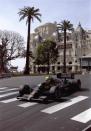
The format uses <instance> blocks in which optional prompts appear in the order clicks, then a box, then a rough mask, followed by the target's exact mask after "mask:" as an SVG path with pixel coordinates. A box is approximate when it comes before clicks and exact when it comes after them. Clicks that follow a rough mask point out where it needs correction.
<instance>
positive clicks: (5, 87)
mask: <svg viewBox="0 0 91 131" xmlns="http://www.w3.org/2000/svg"><path fill="white" fill-rule="evenodd" d="M7 88H8V87H1V88H0V90H3V89H7Z"/></svg>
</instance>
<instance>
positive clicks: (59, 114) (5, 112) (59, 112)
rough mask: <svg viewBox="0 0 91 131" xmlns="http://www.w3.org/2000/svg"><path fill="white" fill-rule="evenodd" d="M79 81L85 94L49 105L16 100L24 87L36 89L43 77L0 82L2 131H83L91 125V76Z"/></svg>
mask: <svg viewBox="0 0 91 131" xmlns="http://www.w3.org/2000/svg"><path fill="white" fill-rule="evenodd" d="M78 78H80V79H81V81H82V88H83V91H81V92H76V93H74V94H73V95H71V96H69V97H66V98H62V99H61V100H60V101H59V102H57V101H56V102H54V101H50V102H49V103H46V104H45V103H41V102H40V103H38V102H25V101H19V100H17V99H16V96H17V94H18V91H17V90H18V87H19V86H20V85H22V84H25V83H26V84H30V85H31V86H32V87H34V86H36V84H38V83H40V82H41V81H44V77H43V76H42V77H19V78H8V79H3V80H0V131H82V130H83V129H84V128H86V127H87V126H88V125H90V124H91V111H90V108H91V91H90V88H91V75H83V76H76V79H78ZM88 109H89V111H88ZM86 111H88V112H87V113H86ZM81 113H83V114H81ZM78 115H79V117H77V116H78Z"/></svg>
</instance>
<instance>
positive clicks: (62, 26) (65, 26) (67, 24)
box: [59, 20, 73, 73]
mask: <svg viewBox="0 0 91 131" xmlns="http://www.w3.org/2000/svg"><path fill="white" fill-rule="evenodd" d="M59 25H60V29H61V30H62V31H63V32H64V55H63V56H64V61H63V65H64V66H63V73H66V36H67V30H69V31H72V30H73V24H71V23H70V21H68V20H64V21H62V22H61V24H59Z"/></svg>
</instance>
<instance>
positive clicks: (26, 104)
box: [18, 102, 38, 108]
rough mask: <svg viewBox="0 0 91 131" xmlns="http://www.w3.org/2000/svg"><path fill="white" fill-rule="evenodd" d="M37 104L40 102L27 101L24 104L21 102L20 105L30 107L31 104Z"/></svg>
mask: <svg viewBox="0 0 91 131" xmlns="http://www.w3.org/2000/svg"><path fill="white" fill-rule="evenodd" d="M36 104H38V103H36V102H27V103H24V104H20V105H18V106H19V107H23V108H26V107H30V106H33V105H36Z"/></svg>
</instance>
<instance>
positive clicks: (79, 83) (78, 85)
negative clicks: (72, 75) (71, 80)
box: [77, 79, 81, 90]
mask: <svg viewBox="0 0 91 131" xmlns="http://www.w3.org/2000/svg"><path fill="white" fill-rule="evenodd" d="M77 87H78V90H81V80H80V79H78V80H77Z"/></svg>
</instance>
